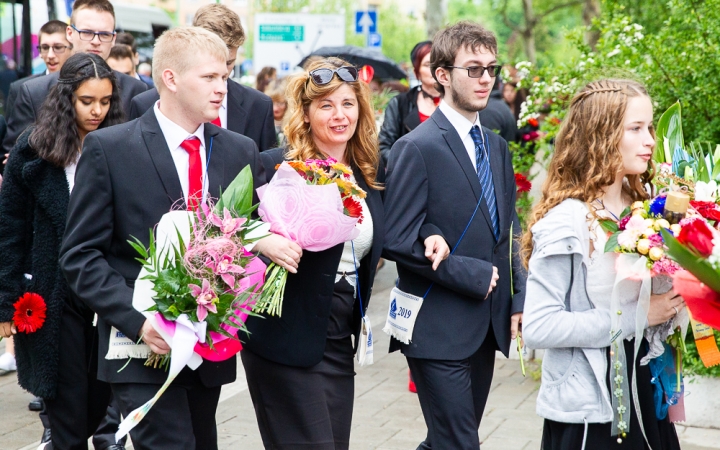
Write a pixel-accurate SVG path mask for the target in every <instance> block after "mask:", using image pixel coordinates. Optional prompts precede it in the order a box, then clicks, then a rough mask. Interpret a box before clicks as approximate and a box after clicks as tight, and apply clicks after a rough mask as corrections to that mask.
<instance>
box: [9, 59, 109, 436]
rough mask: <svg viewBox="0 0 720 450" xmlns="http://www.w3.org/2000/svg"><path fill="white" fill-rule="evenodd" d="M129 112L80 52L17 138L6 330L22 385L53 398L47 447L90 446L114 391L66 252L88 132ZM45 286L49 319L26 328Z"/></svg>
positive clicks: (99, 63)
mask: <svg viewBox="0 0 720 450" xmlns="http://www.w3.org/2000/svg"><path fill="white" fill-rule="evenodd" d="M122 121H123V113H122V105H121V103H120V96H119V93H118V88H117V85H116V81H115V76H114V75H113V72H112V70H110V68H109V67H108V66H107V64H106V63H105V61H104V60H103V59H102V58H101V57H99V56H97V55H94V54H89V53H79V54H76V55H73V56H71V57H70V58H69V59H68V60H67V62H66V63H65V65H64V66H63V68H62V70H61V71H60V77H59V79H58V83H57V85H55V86H54V87H53V88H52V90H51V91H50V93H49V94H48V96H47V98H46V100H45V103H43V106H42V108H41V110H40V113H39V115H38V119H37V123H36V124H35V125H33V126H31V127H30V128H28V130H26V131H25V132H24V133H23V134H22V135H21V136H20V137H19V138H18V140H17V143H16V145H15V147H14V148H13V150H12V152H11V153H10V158H9V160H8V163H7V166H6V168H5V174H4V181H3V185H2V190H0V255H2V256H3V264H2V265H0V336H1V337H8V336H10V335H14V336H15V351H16V359H17V366H18V381H19V383H20V385H21V386H22V387H23V388H25V389H26V390H28V391H30V392H31V393H33V394H35V395H36V396H38V397H42V398H43V399H45V405H46V408H47V415H48V418H49V421H50V429H51V430H52V444H51V445H50V446H48V447H46V449H47V448H55V449H63V450H74V449H84V450H87V439H88V438H89V437H90V436H91V435H92V434H93V432H94V431H95V429H96V428H97V426H98V424H99V423H100V421H101V419H102V418H103V416H104V415H105V410H106V408H107V405H108V400H109V397H110V389H109V387H108V386H107V385H105V384H104V383H101V382H98V381H97V379H96V368H95V367H94V365H93V363H92V361H93V360H94V358H93V356H94V353H97V350H95V351H94V352H93V344H94V343H95V329H94V327H93V323H92V322H93V312H92V311H90V310H89V309H88V308H87V307H86V306H85V305H84V304H82V303H81V302H79V301H77V300H76V299H74V298H73V297H72V296H71V295H70V291H69V290H68V288H67V283H66V281H65V279H64V277H63V275H62V273H61V272H60V268H59V265H58V256H59V255H58V254H59V249H60V243H61V240H62V237H63V234H64V232H65V217H66V212H67V207H68V201H69V198H70V192H71V191H72V189H73V185H74V178H75V165H76V162H77V160H78V157H79V156H80V151H81V149H82V143H83V140H84V139H85V136H86V135H87V134H88V133H90V132H92V131H94V130H97V129H98V128H103V127H107V126H111V125H116V124H118V123H121V122H122ZM28 292H32V293H35V294H38V295H39V296H41V297H42V299H43V300H44V303H45V305H46V307H47V311H46V318H45V321H44V323H43V324H42V326H41V327H40V328H39V329H37V330H36V331H35V332H33V333H24V332H18V331H17V329H16V326H15V324H13V322H12V320H13V314H14V312H15V308H14V304H15V303H16V302H17V300H18V299H19V298H20V297H21V296H23V295H24V294H25V293H28Z"/></svg>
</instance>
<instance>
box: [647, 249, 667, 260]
mask: <svg viewBox="0 0 720 450" xmlns="http://www.w3.org/2000/svg"><path fill="white" fill-rule="evenodd" d="M648 256H649V257H650V259H652V260H653V261H658V260H660V259H662V257H663V256H665V252H664V251H663V249H661V248H660V247H653V248H651V249H650V252H649V253H648Z"/></svg>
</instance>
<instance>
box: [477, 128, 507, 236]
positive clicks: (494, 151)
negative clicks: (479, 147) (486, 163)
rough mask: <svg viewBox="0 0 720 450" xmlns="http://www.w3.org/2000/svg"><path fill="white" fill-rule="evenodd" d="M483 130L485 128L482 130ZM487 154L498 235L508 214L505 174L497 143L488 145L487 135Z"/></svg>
mask: <svg viewBox="0 0 720 450" xmlns="http://www.w3.org/2000/svg"><path fill="white" fill-rule="evenodd" d="M483 131H485V130H483ZM485 133H486V134H485V136H486V137H487V144H486V145H488V152H489V153H488V154H489V155H490V170H491V171H492V177H493V186H495V205H497V214H498V227H499V228H500V236H502V231H503V230H504V229H505V226H506V225H507V221H508V218H509V215H508V214H507V209H508V205H507V202H506V201H505V199H507V198H508V197H507V196H506V195H505V194H506V193H505V183H504V181H505V180H504V179H503V175H504V174H505V171H504V170H503V169H504V167H503V166H504V164H503V158H502V154H501V153H500V148H499V145H490V143H489V142H490V138H489V136H487V132H485Z"/></svg>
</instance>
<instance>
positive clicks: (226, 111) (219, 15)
mask: <svg viewBox="0 0 720 450" xmlns="http://www.w3.org/2000/svg"><path fill="white" fill-rule="evenodd" d="M193 26H195V27H200V28H205V29H206V30H208V31H210V32H212V33H215V34H217V35H218V36H220V38H221V39H222V40H223V41H225V45H227V48H228V51H229V53H230V56H229V58H228V60H227V67H228V71H229V72H232V70H233V68H234V67H235V61H236V58H237V51H238V48H239V47H240V46H241V45H242V44H243V42H244V41H245V32H244V31H243V27H242V24H241V23H240V17H239V16H238V15H237V14H236V13H235V12H234V11H233V10H231V9H230V8H228V7H227V6H225V5H221V4H217V3H211V4H208V5H205V6H203V7H201V8H200V9H198V10H197V12H196V13H195V17H194V18H193ZM227 90H228V93H227V95H226V96H225V101H224V102H223V105H222V107H221V108H220V118H219V121H220V123H219V126H221V127H223V128H226V129H228V130H230V131H234V132H236V133H240V134H242V135H244V136H247V137H249V138H250V139H252V140H253V141H255V143H256V144H257V146H258V149H260V151H261V152H262V151H265V150H268V149H271V148H275V147H277V146H278V142H277V138H276V136H275V121H274V119H273V111H272V110H273V105H272V100H270V97H268V96H267V95H265V94H263V93H262V92H260V91H257V90H255V89H252V88H249V87H247V86H243V85H242V84H240V83H237V82H235V81H233V80H232V79H229V80H228V81H227ZM157 99H158V93H157V90H154V89H151V90H149V91H147V92H144V93H142V94H140V95H138V96H137V97H135V98H134V99H133V101H132V105H131V107H130V118H131V119H135V118H137V117H140V116H141V115H143V114H144V113H145V111H147V110H148V109H150V108H151V107H152V105H154V104H155V102H156V101H157ZM216 125H218V123H216Z"/></svg>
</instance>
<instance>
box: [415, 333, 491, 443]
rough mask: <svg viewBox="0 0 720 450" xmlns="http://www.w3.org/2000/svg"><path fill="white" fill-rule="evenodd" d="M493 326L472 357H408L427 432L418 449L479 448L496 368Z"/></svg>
mask: <svg viewBox="0 0 720 450" xmlns="http://www.w3.org/2000/svg"><path fill="white" fill-rule="evenodd" d="M496 350H497V343H496V342H495V337H494V334H493V330H492V327H490V329H489V330H488V334H487V337H486V338H485V341H484V342H483V344H482V345H481V346H480V348H479V349H478V350H477V351H476V352H475V353H474V354H472V355H471V356H470V357H469V358H467V359H463V360H460V361H447V360H435V359H420V358H410V357H408V358H407V361H408V366H409V367H410V372H411V373H412V377H413V380H415V386H416V387H417V393H418V398H419V400H420V407H421V408H422V412H423V417H424V418H425V424H426V425H427V427H428V434H427V438H426V439H425V442H423V443H421V444H420V446H419V447H418V450H429V449H437V450H446V449H452V450H478V448H480V440H479V438H478V428H480V420H481V419H482V416H483V411H484V410H485V404H486V403H487V397H488V393H489V392H490V383H491V382H492V377H493V370H494V368H495V351H496Z"/></svg>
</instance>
